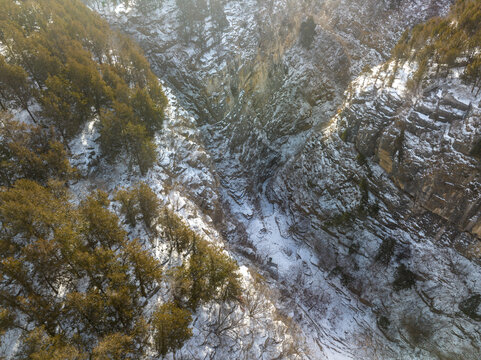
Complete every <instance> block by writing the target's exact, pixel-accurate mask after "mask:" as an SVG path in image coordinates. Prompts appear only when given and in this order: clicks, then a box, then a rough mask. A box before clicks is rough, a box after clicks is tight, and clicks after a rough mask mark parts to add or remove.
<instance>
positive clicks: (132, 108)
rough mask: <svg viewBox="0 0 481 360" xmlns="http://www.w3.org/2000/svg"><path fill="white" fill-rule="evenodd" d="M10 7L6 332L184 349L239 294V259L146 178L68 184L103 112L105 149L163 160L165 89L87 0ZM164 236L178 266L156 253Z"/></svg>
mask: <svg viewBox="0 0 481 360" xmlns="http://www.w3.org/2000/svg"><path fill="white" fill-rule="evenodd" d="M0 8H1V9H2V12H1V13H0V51H1V55H0V107H1V110H0V337H3V336H8V338H10V339H11V336H13V337H15V336H19V338H18V339H19V342H18V349H17V350H16V353H15V357H16V358H19V359H62V360H65V359H79V360H80V359H91V360H92V359H95V360H101V359H102V360H103V359H133V358H135V359H139V358H158V357H159V356H162V357H163V356H165V355H166V354H167V353H169V352H173V353H175V351H176V350H177V349H179V348H181V347H182V346H183V344H184V342H185V341H186V340H188V339H189V338H190V337H191V336H192V329H191V328H190V325H191V322H192V319H193V316H192V315H193V313H195V312H196V310H197V309H198V307H199V306H200V305H202V304H205V303H208V302H212V301H216V302H218V303H220V304H222V303H224V302H231V301H234V300H236V299H237V298H238V297H239V295H240V291H241V284H240V280H239V275H238V273H237V265H236V263H235V262H234V261H233V260H232V259H231V258H229V257H228V256H227V255H226V254H225V253H224V252H223V251H222V249H220V248H218V247H217V246H214V245H212V244H210V243H209V242H207V241H206V240H204V239H203V238H201V237H200V236H198V235H197V234H195V233H194V232H193V231H192V230H191V229H189V228H188V226H187V225H186V224H185V223H184V222H183V221H182V220H181V219H180V218H179V217H178V216H177V215H176V214H175V213H173V212H172V211H170V210H168V209H162V208H161V201H160V199H159V198H158V197H157V196H156V194H155V193H154V192H153V191H152V190H151V189H150V187H149V186H148V185H147V184H145V183H140V184H137V185H135V186H133V187H131V188H128V189H122V190H119V191H118V192H116V193H115V194H107V193H105V192H102V191H92V192H91V193H90V194H88V195H87V196H86V197H85V198H84V199H80V201H77V199H76V198H75V197H74V194H72V193H71V191H70V190H69V182H70V181H71V180H75V179H77V178H78V176H79V174H78V172H77V171H76V169H75V168H73V167H72V166H71V164H70V162H69V158H68V155H69V154H68V148H67V145H68V142H69V140H70V139H72V138H73V137H75V136H77V135H78V133H79V132H80V131H81V129H82V127H83V126H85V124H86V123H87V122H88V121H91V120H93V119H98V120H97V123H98V126H99V133H100V146H101V149H102V152H103V156H104V157H105V158H106V159H109V160H115V159H116V158H117V157H118V155H119V154H121V153H124V154H127V155H128V156H129V157H130V160H131V162H132V163H135V164H137V165H138V166H139V168H140V171H141V172H145V171H146V170H147V169H148V168H149V167H150V166H151V165H152V163H153V162H154V161H155V152H154V150H155V149H154V144H153V141H152V139H153V136H154V134H155V133H156V131H158V130H159V129H160V128H161V126H162V121H163V112H164V108H165V106H166V98H165V96H164V94H163V91H162V87H161V86H160V84H159V82H158V80H157V78H156V77H155V76H154V74H153V73H152V72H151V70H150V67H149V64H148V62H147V61H146V59H145V58H144V57H143V55H142V54H141V52H140V50H139V48H138V47H137V45H135V44H134V43H133V42H132V41H131V40H129V39H128V38H126V37H125V36H122V35H120V34H118V33H117V32H114V31H112V30H111V29H110V28H109V27H108V25H107V24H106V23H105V22H104V21H103V20H101V19H100V18H99V17H98V16H97V15H96V14H94V13H92V12H91V11H90V10H88V9H87V8H86V7H85V6H84V5H83V4H82V3H81V2H79V1H77V0H26V1H18V2H13V1H10V0H0ZM17 110H25V111H26V112H27V113H28V114H29V116H30V120H28V119H27V120H24V121H19V120H18V119H14V118H13V117H12V115H11V112H15V111H17ZM74 199H75V201H74ZM116 208H119V211H118V213H117V212H115V211H114V209H116ZM139 225H140V226H142V227H140V228H139V227H138V226H139ZM136 227H137V230H136V233H139V234H144V235H142V238H140V239H139V238H134V237H133V236H130V235H129V232H128V230H132V229H134V228H136ZM159 238H160V239H161V241H165V242H167V243H168V245H167V246H165V247H163V248H166V249H167V250H166V252H165V253H163V254H161V256H160V258H162V259H163V260H164V261H165V259H168V260H169V259H175V261H174V260H172V261H173V263H171V261H168V262H167V263H163V264H161V263H160V260H159V258H157V257H155V256H154V255H153V251H152V246H153V244H154V241H153V239H159ZM169 264H171V265H170V266H169ZM4 339H7V338H4ZM4 339H2V341H3V340H4ZM12 346H13V345H12ZM3 350H7V351H9V350H11V349H3ZM2 355H3V354H0V357H2Z"/></svg>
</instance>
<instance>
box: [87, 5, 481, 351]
mask: <svg viewBox="0 0 481 360" xmlns="http://www.w3.org/2000/svg"><path fill="white" fill-rule="evenodd" d="M450 3H451V2H450V1H427V2H423V1H407V0H405V1H403V0H400V1H363V2H357V1H348V0H343V1H330V0H328V1H322V2H321V1H304V2H300V1H289V0H285V1H284V0H283V1H228V2H227V3H226V5H225V12H226V16H227V20H228V22H229V25H228V26H227V27H226V28H225V29H224V30H223V31H222V32H218V31H214V30H213V28H214V27H213V25H212V19H210V17H207V18H206V19H205V21H204V22H203V24H202V26H203V31H201V32H200V33H199V34H197V35H195V36H192V38H191V39H190V40H189V41H185V40H183V38H182V31H181V28H180V25H179V23H178V21H177V15H178V9H177V7H176V5H175V1H164V2H163V5H162V7H161V8H160V9H158V10H157V11H155V12H152V13H150V14H148V15H144V14H142V13H141V12H140V11H138V10H136V9H135V8H122V7H116V8H105V7H102V6H99V5H95V4H92V6H93V7H95V8H96V9H97V10H98V11H100V12H101V13H102V14H104V15H105V16H106V17H107V18H108V19H109V21H110V22H111V23H113V24H115V25H116V26H118V27H120V28H122V30H124V31H125V32H127V33H130V34H131V35H133V36H134V37H135V38H136V39H137V40H139V41H140V43H141V44H142V46H143V47H144V49H145V51H146V53H147V55H148V57H149V59H150V60H151V62H152V63H153V65H154V69H155V70H156V72H157V74H158V75H159V76H160V77H162V78H163V79H164V80H165V81H166V83H167V84H168V85H169V86H170V87H172V88H173V90H174V92H175V93H176V94H177V96H178V98H179V101H180V102H181V104H182V105H183V106H184V107H185V109H186V110H187V111H188V112H190V113H191V114H193V115H194V116H195V117H196V120H197V126H198V128H199V131H200V133H201V134H202V136H201V139H202V140H201V141H202V142H203V145H202V146H203V147H204V148H205V150H206V153H208V159H207V160H206V159H204V160H206V161H204V160H203V159H200V158H199V159H197V162H194V163H193V164H191V165H192V166H194V167H200V168H202V167H203V166H204V165H199V164H202V163H206V162H207V163H208V164H209V165H208V168H209V171H211V172H212V173H213V174H214V175H213V176H214V178H216V179H218V182H217V180H216V181H212V182H209V186H208V188H209V189H207V190H206V191H204V192H199V191H196V190H195V189H196V187H195V186H192V188H190V187H189V183H188V181H187V182H186V183H185V184H184V185H185V186H184V189H185V190H184V191H185V194H186V196H187V197H189V198H190V199H191V200H193V201H194V202H195V203H196V204H197V205H198V206H199V208H200V209H202V211H204V212H205V213H206V214H209V215H213V214H216V215H215V216H213V218H214V219H217V220H218V226H219V229H220V230H222V232H223V234H224V238H225V239H226V240H227V241H228V242H229V243H230V244H231V246H232V249H233V251H234V252H235V253H236V254H237V258H238V260H239V261H240V262H241V263H246V264H250V265H252V266H257V267H259V270H260V271H261V272H263V274H264V275H265V276H266V277H267V278H268V279H270V281H271V284H272V287H274V288H277V289H279V290H280V293H281V296H280V297H279V299H278V300H277V306H278V308H280V309H283V310H284V311H285V312H286V313H289V314H290V316H292V318H293V320H294V322H296V323H297V324H298V325H299V326H300V327H301V328H302V329H303V332H304V334H305V335H306V336H307V337H308V338H309V339H310V340H311V342H312V344H313V345H312V348H313V349H314V350H313V351H314V352H313V354H315V355H314V358H320V357H325V358H329V359H337V358H354V359H358V358H373V359H374V358H381V359H391V358H392V359H431V358H432V359H438V358H440V359H477V358H479V356H480V351H481V350H480V348H479V345H478V344H479V343H480V340H481V339H480V337H481V332H480V323H479V316H480V314H479V312H478V310H477V307H478V306H479V303H480V302H481V299H480V296H479V295H478V294H479V293H481V283H480V280H479V278H480V274H481V268H480V266H479V263H478V260H477V259H476V256H477V250H476V249H477V245H478V240H477V238H478V237H479V236H480V233H481V230H480V229H481V226H480V218H479V206H480V197H479V187H480V182H479V174H480V173H479V158H478V152H479V141H480V130H479V128H480V127H479V125H480V124H479V122H480V101H481V97H480V96H475V94H473V93H472V92H471V87H470V86H469V84H465V83H464V82H463V81H462V80H461V79H460V74H461V71H462V69H461V68H458V69H453V70H452V71H450V72H449V73H446V74H441V75H440V74H436V73H435V70H434V69H433V70H432V71H431V72H430V73H429V74H428V76H427V80H426V81H425V83H424V84H422V86H413V84H412V81H409V80H410V79H411V78H412V77H413V75H414V72H415V71H416V66H417V65H416V63H409V62H406V63H404V65H402V66H400V67H395V65H394V63H393V62H392V61H389V54H390V51H391V49H392V47H393V46H394V44H395V43H396V41H397V39H398V38H399V37H400V36H401V33H402V31H404V30H405V29H406V28H409V27H411V26H412V25H414V24H416V23H419V22H422V21H424V20H426V19H427V18H429V17H432V16H436V15H444V14H446V12H447V11H448V9H449V5H450ZM309 17H312V18H313V20H314V23H315V24H316V27H315V34H314V36H313V38H312V42H311V43H310V45H309V46H308V47H305V46H302V45H301V44H300V42H299V38H300V36H301V35H300V29H301V27H302V24H303V23H305V22H306V21H307V19H308V18H309ZM196 164H197V165H196ZM187 180H188V179H187ZM196 182H198V181H197V180H195V179H193V183H194V184H195V183H196ZM217 196H219V201H217V198H216V197H217ZM212 199H214V200H215V201H211V200H212ZM221 220H222V221H221Z"/></svg>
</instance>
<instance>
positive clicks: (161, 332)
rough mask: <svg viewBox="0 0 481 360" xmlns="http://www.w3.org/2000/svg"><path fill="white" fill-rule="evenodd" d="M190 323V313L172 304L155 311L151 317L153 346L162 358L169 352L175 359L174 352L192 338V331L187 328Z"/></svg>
mask: <svg viewBox="0 0 481 360" xmlns="http://www.w3.org/2000/svg"><path fill="white" fill-rule="evenodd" d="M191 322H192V316H191V314H190V312H189V311H187V310H185V309H182V308H179V307H178V306H177V305H175V304H174V303H166V304H163V305H161V306H159V307H158V308H157V309H156V311H155V312H154V314H153V317H152V327H153V329H154V344H155V349H156V350H157V353H158V354H159V355H161V356H162V358H164V356H165V355H167V354H168V353H170V352H173V353H174V358H175V352H176V350H178V349H180V348H181V347H182V346H183V344H184V342H185V341H187V340H189V339H190V338H191V337H192V329H190V328H189V325H190V323H191Z"/></svg>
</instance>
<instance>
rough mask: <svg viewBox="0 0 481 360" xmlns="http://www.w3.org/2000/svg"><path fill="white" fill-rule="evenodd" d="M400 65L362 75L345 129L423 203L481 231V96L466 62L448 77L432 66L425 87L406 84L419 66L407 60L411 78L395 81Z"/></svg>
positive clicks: (405, 73)
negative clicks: (480, 150) (467, 75)
mask: <svg viewBox="0 0 481 360" xmlns="http://www.w3.org/2000/svg"><path fill="white" fill-rule="evenodd" d="M393 67H394V65H393V64H391V66H390V67H388V69H387V70H386V72H383V71H382V69H381V68H378V69H376V71H377V73H376V74H371V75H370V76H362V77H361V78H360V79H358V80H357V82H356V83H355V85H354V86H357V88H356V90H355V91H354V92H353V93H352V94H351V99H349V100H348V103H347V104H346V105H345V108H344V110H343V111H342V113H341V114H340V115H339V118H338V119H339V122H340V123H341V124H342V125H341V127H340V130H339V131H341V132H342V131H345V132H346V133H345V134H346V140H347V141H349V142H352V143H353V144H354V145H355V147H356V149H357V150H358V151H359V152H360V153H361V154H362V155H363V156H365V157H371V156H374V157H373V160H374V161H375V162H376V163H378V164H379V165H380V166H381V167H382V168H383V169H384V170H385V171H386V173H387V174H389V177H390V178H391V179H392V181H394V183H395V184H396V185H397V186H399V187H400V188H401V189H402V190H404V191H405V192H406V193H408V194H409V195H410V196H411V197H412V198H413V199H415V204H416V205H418V206H420V207H422V208H424V209H427V210H429V211H430V212H432V213H434V214H436V215H439V216H440V217H442V218H443V219H445V220H447V221H448V222H450V223H452V224H453V225H454V226H455V227H456V228H458V229H459V230H460V231H467V232H470V233H472V234H473V235H476V236H477V237H479V236H480V219H479V216H480V214H479V209H480V205H481V203H480V201H481V200H480V193H479V187H480V172H479V169H480V163H479V157H478V155H477V154H476V151H477V150H476V149H477V146H478V143H479V140H480V131H479V128H480V127H479V126H480V121H481V118H480V115H481V112H480V108H479V106H480V100H481V99H480V98H479V96H475V92H474V91H471V90H472V89H471V85H470V84H469V83H468V84H466V83H464V82H463V81H462V80H461V79H460V74H462V71H463V70H464V67H462V66H460V67H459V68H455V69H453V70H451V71H449V73H447V74H442V75H440V74H436V70H435V69H432V70H431V72H430V74H429V75H428V79H427V80H426V81H425V83H424V84H422V86H418V85H416V84H414V83H413V82H411V83H407V84H406V80H407V79H406V76H411V77H412V75H413V71H412V69H410V68H409V65H405V68H403V69H400V70H399V71H400V72H402V74H401V76H403V77H404V78H395V79H394V83H393V85H391V86H388V85H387V84H388V83H389V82H390V81H392V79H389V78H390V77H392V76H394V69H393ZM398 76H399V74H398ZM359 85H361V86H359ZM406 85H408V87H409V85H411V88H406ZM441 235H442V234H441V233H440V234H439V236H441Z"/></svg>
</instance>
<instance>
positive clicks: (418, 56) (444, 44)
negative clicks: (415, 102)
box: [393, 0, 481, 92]
mask: <svg viewBox="0 0 481 360" xmlns="http://www.w3.org/2000/svg"><path fill="white" fill-rule="evenodd" d="M393 57H394V58H395V59H396V60H398V61H402V60H415V61H417V62H418V64H419V68H418V71H417V74H416V75H415V80H417V82H419V81H420V80H421V79H422V77H423V75H424V72H425V71H426V70H427V68H428V66H430V65H431V64H437V70H438V71H439V70H440V69H442V68H445V69H449V68H452V67H455V66H460V65H463V66H465V71H464V77H465V79H466V80H467V81H469V82H471V83H472V84H473V91H474V90H475V89H476V88H477V89H478V90H477V92H479V91H480V90H481V2H480V1H478V0H457V1H456V3H455V4H454V5H453V7H452V8H451V11H450V13H449V15H448V16H446V17H443V18H440V17H436V18H433V19H431V20H429V21H427V22H426V23H423V24H419V25H417V26H415V27H414V28H413V29H412V30H409V31H406V32H405V33H404V34H403V35H402V37H401V39H400V41H399V42H398V44H397V45H396V47H395V48H394V49H393Z"/></svg>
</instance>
